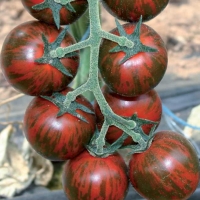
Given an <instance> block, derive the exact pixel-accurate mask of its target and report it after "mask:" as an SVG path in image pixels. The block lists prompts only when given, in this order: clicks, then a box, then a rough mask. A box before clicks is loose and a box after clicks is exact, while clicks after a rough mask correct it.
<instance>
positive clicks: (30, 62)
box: [1, 21, 79, 96]
mask: <svg viewBox="0 0 200 200" xmlns="http://www.w3.org/2000/svg"><path fill="white" fill-rule="evenodd" d="M60 32H61V30H57V29H56V27H55V26H53V25H47V24H45V23H43V22H38V21H29V22H26V23H23V24H21V25H19V26H17V27H15V28H14V29H13V30H12V31H11V32H10V33H9V34H8V36H7V37H6V39H5V41H4V43H3V47H2V51H1V68H2V72H3V74H4V76H5V78H6V80H7V81H8V82H9V83H10V84H11V85H12V86H13V87H14V88H15V89H16V90H18V91H20V92H22V93H25V94H27V95H32V96H38V95H50V94H51V93H52V92H55V91H61V90H63V89H64V88H66V86H67V85H68V84H69V83H70V82H71V81H72V80H73V77H74V76H75V75H76V73H77V69H78V65H79V56H74V57H69V58H62V59H60V61H61V63H62V64H63V66H64V67H65V68H66V69H67V70H68V71H69V72H70V73H71V74H72V76H73V77H69V76H67V75H65V74H63V73H61V72H60V71H59V70H58V69H56V68H55V67H53V66H52V65H51V64H48V63H46V64H39V63H38V62H35V60H36V59H38V58H41V57H42V56H43V53H44V42H43V40H42V34H44V35H45V36H46V38H47V40H48V41H49V42H54V41H55V39H56V38H57V37H58V35H59V33H60ZM74 43H75V40H74V38H73V37H72V36H71V35H70V34H69V33H67V34H66V36H65V38H64V40H63V41H62V43H61V47H67V46H70V45H72V44H74Z"/></svg>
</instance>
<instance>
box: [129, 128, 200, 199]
mask: <svg viewBox="0 0 200 200" xmlns="http://www.w3.org/2000/svg"><path fill="white" fill-rule="evenodd" d="M129 168H130V172H129V175H130V181H131V184H132V185H133V187H134V188H135V190H136V191H137V192H138V193H139V194H140V195H142V196H143V197H144V198H146V199H159V200H168V199H170V200H171V199H172V200H177V199H181V200H184V199H188V197H189V196H190V195H191V194H192V193H193V192H194V191H195V189H196V188H197V185H198V182H199V177H200V176H199V175H200V167H199V160H198V157H197V154H196V152H195V150H194V148H193V146H192V145H191V144H190V142H189V141H188V140H187V139H186V138H185V137H184V136H183V135H180V134H178V133H175V132H172V131H160V132H158V133H157V134H156V135H155V138H154V139H153V142H152V145H151V147H150V148H149V149H148V150H146V151H145V152H143V153H136V154H133V155H132V158H131V160H130V163H129Z"/></svg>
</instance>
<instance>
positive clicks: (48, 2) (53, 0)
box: [33, 0, 76, 29]
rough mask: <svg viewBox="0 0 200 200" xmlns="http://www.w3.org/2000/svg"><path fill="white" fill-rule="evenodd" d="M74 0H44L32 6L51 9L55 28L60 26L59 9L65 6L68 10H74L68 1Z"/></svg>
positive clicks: (36, 8)
mask: <svg viewBox="0 0 200 200" xmlns="http://www.w3.org/2000/svg"><path fill="white" fill-rule="evenodd" d="M72 1H74V0H44V2H42V3H40V4H37V5H35V6H33V9H35V10H43V9H46V8H49V9H51V10H52V13H53V18H54V21H55V24H56V26H57V28H58V29H59V28H60V10H61V8H62V7H65V8H66V9H67V10H69V11H70V12H76V11H75V10H74V8H73V7H72V5H71V4H70V2H72Z"/></svg>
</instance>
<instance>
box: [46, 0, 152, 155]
mask: <svg viewBox="0 0 200 200" xmlns="http://www.w3.org/2000/svg"><path fill="white" fill-rule="evenodd" d="M55 1H56V2H57V1H58V0H55ZM59 2H60V1H59ZM64 2H65V1H62V5H63V4H64ZM67 2H69V1H66V3H67ZM70 2H71V1H70ZM88 4H89V16H90V18H89V20H90V21H89V22H90V35H89V37H88V38H87V39H86V40H84V41H80V42H78V43H76V44H73V45H71V46H69V47H64V48H63V47H59V48H56V49H55V50H52V51H51V52H50V55H51V56H52V58H62V57H64V56H65V55H66V54H69V53H71V52H75V51H77V50H80V49H84V48H86V47H89V48H90V68H89V75H88V79H87V81H86V82H85V83H83V84H82V85H81V86H78V87H77V88H76V89H74V90H73V91H71V92H68V94H67V95H66V99H65V100H64V106H65V107H66V108H69V107H70V106H71V104H72V102H73V101H75V99H76V97H77V96H78V95H80V94H82V93H84V92H86V91H91V92H92V93H93V95H94V97H95V99H96V101H97V102H98V104H99V107H100V109H101V112H102V114H103V115H104V120H105V121H104V123H103V127H102V128H101V131H100V132H99V134H98V135H96V137H93V139H92V141H91V143H90V144H89V145H88V147H87V148H88V150H89V151H90V152H91V153H92V154H93V155H97V156H106V155H110V154H112V153H113V152H114V151H115V150H117V149H118V148H120V147H121V146H122V144H123V140H124V139H126V138H127V136H131V138H132V139H133V141H134V142H136V143H138V145H136V146H135V147H134V148H135V150H136V151H138V149H139V150H142V149H146V148H147V144H148V137H147V136H146V135H143V134H141V133H140V131H139V132H138V130H139V128H138V127H139V126H140V123H138V124H137V120H135V119H133V118H132V119H127V118H123V117H121V116H119V115H117V114H115V113H114V112H113V111H112V109H111V108H110V106H109V105H108V103H107V102H106V100H105V97H104V95H103V93H102V91H101V87H100V83H99V74H98V73H99V71H98V64H99V63H98V62H99V59H98V56H99V48H100V45H101V40H102V38H105V39H108V40H111V41H113V42H116V43H117V44H118V45H119V46H121V47H126V48H133V47H134V46H135V43H134V42H135V41H134V40H131V39H130V37H128V36H127V35H121V36H117V35H114V34H111V33H108V32H105V31H103V30H102V28H101V22H100V17H99V16H100V14H99V1H98V0H88ZM116 23H117V26H118V27H119V22H117V21H116ZM139 25H141V22H140V24H139ZM122 31H123V30H122ZM137 34H139V33H138V32H137ZM110 126H116V127H118V128H120V129H121V130H123V132H124V134H123V136H122V137H120V138H119V140H117V141H116V142H115V143H114V144H113V145H108V144H106V141H105V136H106V133H107V130H108V128H109V127H110Z"/></svg>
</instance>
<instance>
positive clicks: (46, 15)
mask: <svg viewBox="0 0 200 200" xmlns="http://www.w3.org/2000/svg"><path fill="white" fill-rule="evenodd" d="M42 2H44V0H22V4H23V5H24V7H25V8H26V9H27V11H28V12H29V13H30V14H31V15H32V16H33V17H34V18H36V19H38V20H40V21H43V22H45V23H47V24H55V23H54V19H53V14H52V10H51V9H50V8H46V9H44V10H35V9H33V8H32V7H33V6H35V5H37V4H40V3H42ZM70 4H71V6H72V7H73V9H74V10H75V12H72V11H70V10H68V9H67V8H66V7H64V6H63V7H62V8H61V10H60V25H67V24H71V23H73V22H75V21H76V20H77V19H78V18H79V17H80V16H81V15H82V14H83V13H84V12H85V11H86V10H87V8H88V3H87V0H76V1H73V2H71V3H70Z"/></svg>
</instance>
